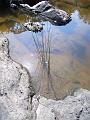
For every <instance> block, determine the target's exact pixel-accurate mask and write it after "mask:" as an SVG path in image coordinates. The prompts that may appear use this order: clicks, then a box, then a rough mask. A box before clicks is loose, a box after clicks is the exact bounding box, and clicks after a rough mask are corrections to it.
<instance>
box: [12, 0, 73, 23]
mask: <svg viewBox="0 0 90 120" xmlns="http://www.w3.org/2000/svg"><path fill="white" fill-rule="evenodd" d="M11 6H12V5H11ZM18 7H19V8H20V9H23V10H24V11H27V12H31V11H32V12H33V13H34V14H36V15H37V16H38V17H39V18H41V19H44V20H48V21H50V22H51V23H52V24H54V25H65V24H67V23H69V22H70V21H71V18H70V16H69V15H68V14H67V13H66V12H65V11H63V10H60V9H57V8H55V7H54V6H52V5H51V4H50V3H49V2H48V1H41V2H39V3H37V4H36V5H34V6H32V7H31V6H29V5H28V4H20V5H19V6H18Z"/></svg>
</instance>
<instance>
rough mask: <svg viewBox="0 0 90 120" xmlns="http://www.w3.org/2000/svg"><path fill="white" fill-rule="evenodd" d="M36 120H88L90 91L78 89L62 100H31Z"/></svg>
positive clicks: (41, 98)
mask: <svg viewBox="0 0 90 120" xmlns="http://www.w3.org/2000/svg"><path fill="white" fill-rule="evenodd" d="M33 109H34V111H36V113H37V119H36V120H90V91H88V90H84V89H80V90H78V91H77V92H75V93H74V95H73V96H67V97H66V98H65V99H64V100H58V101H55V100H51V99H47V98H44V97H41V96H40V97H38V98H37V97H34V98H33Z"/></svg>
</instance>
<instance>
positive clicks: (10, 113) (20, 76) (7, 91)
mask: <svg viewBox="0 0 90 120" xmlns="http://www.w3.org/2000/svg"><path fill="white" fill-rule="evenodd" d="M8 45H9V43H8V40H7V39H6V38H4V37H1V38H0V120H31V114H30V111H31V103H30V102H31V97H32V96H33V95H34V90H33V87H32V84H31V81H30V76H29V74H28V72H27V70H26V69H25V68H23V66H21V65H20V64H18V63H16V62H14V61H13V60H12V59H11V58H10V56H9V49H8Z"/></svg>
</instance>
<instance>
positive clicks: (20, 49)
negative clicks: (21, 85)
mask: <svg viewBox="0 0 90 120" xmlns="http://www.w3.org/2000/svg"><path fill="white" fill-rule="evenodd" d="M59 5H60V6H61V8H63V9H64V10H65V11H68V12H69V13H70V14H71V16H72V21H71V22H70V23H69V24H67V25H66V26H54V25H52V24H50V23H49V22H48V21H40V19H37V18H36V17H34V16H32V15H27V14H22V13H20V12H18V13H14V14H13V13H12V12H10V11H9V12H8V14H3V15H0V31H2V32H3V33H4V35H5V36H7V38H8V39H9V41H10V54H11V56H12V58H13V59H15V60H16V61H18V62H20V63H22V64H23V65H24V66H25V67H27V68H28V70H29V71H30V74H31V77H32V82H33V85H34V88H35V90H36V93H37V94H41V95H43V96H45V97H48V98H53V99H63V98H64V97H65V96H67V95H68V94H72V93H73V91H75V90H76V89H78V88H81V87H82V88H86V89H89V90H90V52H89V51H90V34H89V31H90V25H89V23H90V19H89V18H90V15H89V13H90V10H89V9H84V8H76V7H75V8H74V7H72V6H71V5H66V4H60V2H59ZM68 8H69V9H68ZM13 19H14V20H15V21H13ZM16 21H17V22H16ZM28 21H33V22H36V21H38V22H40V23H41V24H43V30H42V31H41V32H37V33H34V32H30V31H27V30H26V29H24V27H23V26H22V24H24V23H25V22H28ZM19 23H20V24H19ZM12 31H13V32H12Z"/></svg>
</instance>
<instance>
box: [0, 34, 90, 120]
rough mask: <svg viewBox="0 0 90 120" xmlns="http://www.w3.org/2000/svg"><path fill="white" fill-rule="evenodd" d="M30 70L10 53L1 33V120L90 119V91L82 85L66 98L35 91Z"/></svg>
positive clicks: (7, 42) (6, 41) (5, 39)
mask: <svg viewBox="0 0 90 120" xmlns="http://www.w3.org/2000/svg"><path fill="white" fill-rule="evenodd" d="M34 94H35V92H34V89H33V85H32V82H31V79H30V75H29V73H28V71H27V70H26V69H25V68H24V67H23V66H22V65H20V64H18V63H17V62H15V61H13V60H12V59H11V57H10V55H9V41H8V39H7V38H5V37H3V36H2V37H0V120H90V91H88V90H84V89H80V90H78V91H77V92H75V93H74V95H73V96H67V97H66V98H65V99H64V100H58V101H55V100H51V99H47V98H44V97H42V96H37V95H34Z"/></svg>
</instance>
